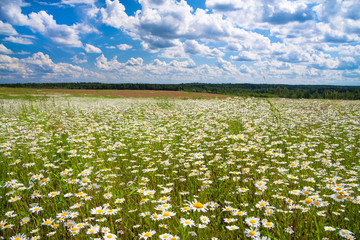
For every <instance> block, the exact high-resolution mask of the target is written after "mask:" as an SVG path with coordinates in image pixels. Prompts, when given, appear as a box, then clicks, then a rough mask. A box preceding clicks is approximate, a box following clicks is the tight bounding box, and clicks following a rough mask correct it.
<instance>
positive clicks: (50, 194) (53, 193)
mask: <svg viewBox="0 0 360 240" xmlns="http://www.w3.org/2000/svg"><path fill="white" fill-rule="evenodd" d="M59 194H60V191H55V192H50V193H49V194H48V197H56V196H57V195H59Z"/></svg>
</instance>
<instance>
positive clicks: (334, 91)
mask: <svg viewBox="0 0 360 240" xmlns="http://www.w3.org/2000/svg"><path fill="white" fill-rule="evenodd" d="M0 87H11V88H36V89H97V90H166V91H185V92H202V93H214V94H224V95H230V96H242V97H263V98H277V97H279V98H306V99H344V100H356V99H360V86H330V85H284V84H248V83H245V84H230V83H229V84H210V83H182V84H152V83H98V82H71V83H70V82H68V83H16V84H0Z"/></svg>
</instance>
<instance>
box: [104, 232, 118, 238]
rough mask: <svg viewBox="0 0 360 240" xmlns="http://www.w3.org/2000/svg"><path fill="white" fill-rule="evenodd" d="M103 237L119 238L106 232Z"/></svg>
mask: <svg viewBox="0 0 360 240" xmlns="http://www.w3.org/2000/svg"><path fill="white" fill-rule="evenodd" d="M103 237H104V239H117V236H116V235H115V234H112V233H105V234H104V236H103Z"/></svg>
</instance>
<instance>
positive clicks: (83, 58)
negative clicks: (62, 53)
mask: <svg viewBox="0 0 360 240" xmlns="http://www.w3.org/2000/svg"><path fill="white" fill-rule="evenodd" d="M79 55H81V56H78V55H75V56H73V57H72V58H71V60H72V61H73V62H74V63H76V64H79V63H86V62H87V61H88V60H87V58H86V55H85V54H84V53H80V54H79Z"/></svg>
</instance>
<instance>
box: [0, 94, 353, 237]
mask: <svg viewBox="0 0 360 240" xmlns="http://www.w3.org/2000/svg"><path fill="white" fill-rule="evenodd" d="M359 160H360V101H340V100H304V99H258V98H236V97H235V98H228V99H187V100H185V99H171V98H159V99H154V98H142V99H134V98H101V97H96V98H95V97H94V98H93V97H86V98H80V97H72V96H69V97H63V96H58V97H6V98H3V99H0V204H1V208H0V239H11V240H14V239H16V240H18V239H172V240H174V239H206V240H207V239H212V240H214V239H224V240H227V239H263V240H265V239H317V240H324V239H356V238H359V237H360V227H359V226H360V225H359V222H360V217H359V213H360V205H359V203H360V194H359V182H360V181H359V171H360V162H359Z"/></svg>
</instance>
